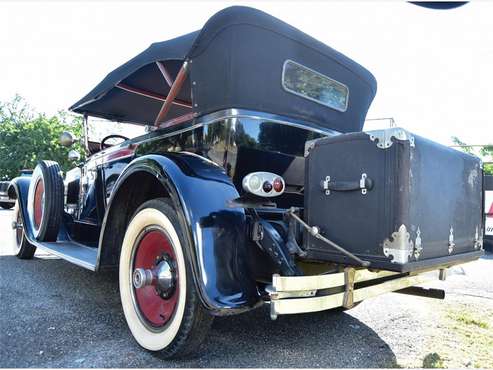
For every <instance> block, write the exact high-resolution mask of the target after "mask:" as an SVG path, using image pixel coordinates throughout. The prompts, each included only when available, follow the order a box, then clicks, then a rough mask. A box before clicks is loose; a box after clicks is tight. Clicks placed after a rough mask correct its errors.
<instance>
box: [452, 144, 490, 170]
mask: <svg viewBox="0 0 493 370" xmlns="http://www.w3.org/2000/svg"><path fill="white" fill-rule="evenodd" d="M452 141H453V142H454V144H455V145H460V149H461V150H462V151H464V152H466V153H469V154H474V155H478V156H480V157H482V160H483V162H487V163H484V167H483V168H484V173H485V175H493V144H491V145H490V144H486V145H483V146H482V147H480V148H479V150H478V151H477V152H475V151H474V148H473V147H472V146H468V145H467V144H466V143H465V142H463V141H462V140H460V139H459V138H458V137H457V136H452Z"/></svg>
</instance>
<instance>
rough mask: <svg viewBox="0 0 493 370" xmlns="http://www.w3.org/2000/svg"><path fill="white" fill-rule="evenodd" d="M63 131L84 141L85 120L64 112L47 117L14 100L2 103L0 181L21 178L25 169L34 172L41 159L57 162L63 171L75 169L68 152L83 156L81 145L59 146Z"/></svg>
mask: <svg viewBox="0 0 493 370" xmlns="http://www.w3.org/2000/svg"><path fill="white" fill-rule="evenodd" d="M63 131H70V132H72V133H73V134H74V136H75V137H77V138H81V137H82V119H81V118H80V117H74V116H71V115H68V114H67V113H64V112H59V113H58V114H56V115H54V116H51V117H48V116H46V115H45V114H41V113H37V112H35V111H34V110H33V109H32V108H30V107H29V105H28V104H27V103H26V102H25V100H24V99H22V98H21V97H20V96H15V97H14V98H13V99H12V100H11V101H9V102H0V180H6V179H11V178H13V177H16V176H19V173H20V170H22V169H34V167H35V166H36V164H37V162H38V161H39V160H42V159H49V160H53V161H57V162H58V163H59V164H60V166H61V167H62V169H63V170H64V171H67V170H68V169H70V168H72V167H73V166H74V164H73V163H71V162H70V161H69V160H68V152H69V151H70V150H71V149H75V150H77V151H79V153H81V155H82V156H83V153H84V150H83V146H82V145H81V143H80V142H76V143H74V145H73V146H72V147H71V148H66V147H63V146H62V145H61V144H60V135H61V133H62V132H63Z"/></svg>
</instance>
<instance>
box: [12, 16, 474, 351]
mask: <svg viewBox="0 0 493 370" xmlns="http://www.w3.org/2000/svg"><path fill="white" fill-rule="evenodd" d="M376 86H377V85H376V80H375V78H374V77H373V75H372V74H371V73H370V72H369V71H368V70H366V69H365V68H364V67H362V66H361V65H359V64H357V63H356V62H354V61H353V60H351V59H349V58H348V57H346V56H344V55H343V54H341V53H339V52H337V51H335V50H334V49H332V48H330V47H328V46H326V45H324V44H322V43H321V42H319V41H317V40H315V39H313V38H312V37H310V36H308V35H306V34H304V33H302V32H301V31H299V30H297V29H295V28H293V27H292V26H290V25H288V24H286V23H284V22H282V21H280V20H278V19H276V18H274V17H271V16H270V15H268V14H265V13H263V12H261V11H258V10H255V9H251V8H246V7H231V8H227V9H224V10H222V11H220V12H219V13H217V14H216V15H214V16H213V17H212V18H210V19H209V20H208V22H207V23H206V24H205V26H204V27H203V28H202V29H201V30H200V31H196V32H192V33H190V34H187V35H184V36H181V37H178V38H175V39H172V40H169V41H165V42H158V43H154V44H152V45H151V46H150V47H149V48H148V49H146V50H145V51H143V52H142V53H140V54H139V55H137V56H136V57H135V58H133V59H131V60H130V61H129V62H127V63H125V64H124V65H122V66H121V67H119V68H117V69H116V70H114V71H113V72H111V73H110V74H108V75H107V77H106V78H105V79H104V80H103V81H101V83H99V84H98V85H97V86H96V87H95V88H94V89H93V90H92V91H90V92H89V93H88V94H87V95H86V96H84V97H83V98H82V99H81V100H79V101H78V102H77V103H75V104H74V105H73V106H72V107H71V110H72V111H73V112H76V113H80V114H82V115H83V116H84V118H85V120H84V121H85V124H86V125H87V117H88V116H93V117H100V118H104V119H109V120H117V121H120V122H129V123H133V124H136V125H148V126H150V127H151V129H150V132H149V133H147V134H145V135H143V136H140V137H137V138H133V139H131V140H126V138H124V137H118V138H117V139H120V140H122V142H121V143H119V144H116V145H112V146H110V145H109V144H108V143H109V140H110V139H111V138H113V137H111V136H110V137H107V138H105V139H103V140H102V141H101V143H100V148H99V149H100V151H99V152H97V153H95V154H93V155H91V156H90V157H89V158H88V160H87V161H86V162H85V163H84V164H83V165H80V166H77V167H75V168H74V169H72V170H70V171H68V172H67V173H66V176H65V178H62V176H61V175H60V167H59V165H58V164H57V163H55V162H53V161H48V160H47V161H41V162H40V163H39V164H38V166H37V167H36V168H35V170H34V172H33V174H32V176H31V177H30V178H28V177H19V178H16V179H14V180H13V181H12V185H11V187H10V188H9V195H10V196H11V197H12V198H15V199H17V208H16V212H15V220H14V222H13V229H14V232H15V233H16V236H17V239H16V243H17V248H18V249H17V251H18V252H17V256H18V257H19V258H31V257H32V256H33V254H34V251H35V249H36V248H41V249H44V250H47V251H49V252H51V253H53V254H55V255H58V256H60V257H61V258H64V259H66V260H68V261H70V262H72V263H75V264H77V265H79V266H82V267H84V268H87V269H90V270H93V271H100V270H103V269H107V268H118V269H119V284H120V296H121V301H122V305H123V311H124V314H125V318H126V321H127V323H128V326H129V328H130V331H131V333H132V334H133V336H134V337H135V339H136V340H137V342H138V343H139V344H140V345H141V346H142V347H144V348H146V349H148V350H151V351H157V352H159V353H160V354H161V355H162V356H163V357H170V356H183V355H186V354H187V353H190V352H192V351H193V350H194V349H196V348H197V346H198V345H199V344H200V342H201V341H202V340H203V339H204V338H205V337H206V333H207V331H208V329H209V327H210V325H211V323H212V319H213V317H214V316H221V315H232V314H238V313H242V312H245V311H248V310H252V309H255V308H257V307H259V306H261V305H264V304H266V303H267V304H270V315H271V317H272V319H275V318H276V317H277V316H278V315H285V314H296V313H302V312H314V311H322V310H328V309H332V308H343V309H349V308H351V307H353V306H354V305H356V304H358V303H359V302H361V301H363V300H365V299H367V298H370V297H373V296H376V295H379V294H382V293H384V292H390V291H398V292H402V293H407V294H415V295H423V296H430V297H442V298H443V292H441V291H437V290H426V289H423V288H418V287H415V285H418V284H421V283H423V282H425V281H427V279H428V278H429V276H428V275H426V274H424V273H425V272H429V271H432V272H436V274H435V275H437V276H439V277H440V278H441V279H443V278H445V271H446V269H447V268H448V267H450V266H453V265H456V264H459V263H463V262H466V261H472V260H475V259H477V258H479V257H480V256H481V255H482V253H483V250H482V231H481V230H482V226H483V219H482V206H483V205H482V191H483V190H482V183H483V172H482V166H481V163H480V160H479V159H478V158H476V157H474V156H471V155H469V154H465V153H461V152H458V151H456V150H453V149H450V148H447V147H444V146H442V145H439V144H437V143H434V142H432V141H429V140H427V139H425V138H422V137H419V136H417V135H414V134H412V133H410V132H407V131H405V130H403V129H401V128H391V129H388V130H380V131H371V132H363V131H362V129H363V123H364V120H365V116H366V113H367V110H368V107H369V106H370V104H371V102H372V100H373V98H374V96H375V94H376ZM436 104H440V102H437V103H436ZM113 139H114V138H113ZM72 141H73V140H70V137H69V136H67V135H65V137H64V140H63V142H64V143H65V144H66V145H70V143H71V142H72ZM86 142H87V140H86ZM73 157H74V158H77V156H76V155H74V156H73ZM435 275H434V276H435ZM321 330H322V329H321Z"/></svg>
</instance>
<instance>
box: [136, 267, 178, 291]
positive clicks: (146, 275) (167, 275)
mask: <svg viewBox="0 0 493 370" xmlns="http://www.w3.org/2000/svg"><path fill="white" fill-rule="evenodd" d="M175 280H176V277H175V271H174V269H173V267H172V266H171V264H170V262H169V260H168V259H166V258H164V259H163V260H162V261H160V262H159V263H158V264H157V266H156V267H155V268H153V269H152V270H151V269H143V268H137V269H135V270H134V272H133V275H132V283H133V286H134V287H135V289H140V288H143V287H145V286H148V285H154V286H155V287H156V291H157V292H158V293H159V295H160V296H161V297H163V298H167V297H169V296H171V295H172V293H173V291H174V288H175Z"/></svg>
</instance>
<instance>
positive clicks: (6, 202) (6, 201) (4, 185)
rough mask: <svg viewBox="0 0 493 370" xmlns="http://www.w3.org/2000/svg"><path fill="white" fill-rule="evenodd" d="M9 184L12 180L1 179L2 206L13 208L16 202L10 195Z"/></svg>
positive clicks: (0, 201)
mask: <svg viewBox="0 0 493 370" xmlns="http://www.w3.org/2000/svg"><path fill="white" fill-rule="evenodd" d="M9 185H10V181H0V207H2V208H3V209H11V208H12V207H13V206H14V204H15V200H14V199H10V198H9V195H8V188H9Z"/></svg>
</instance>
